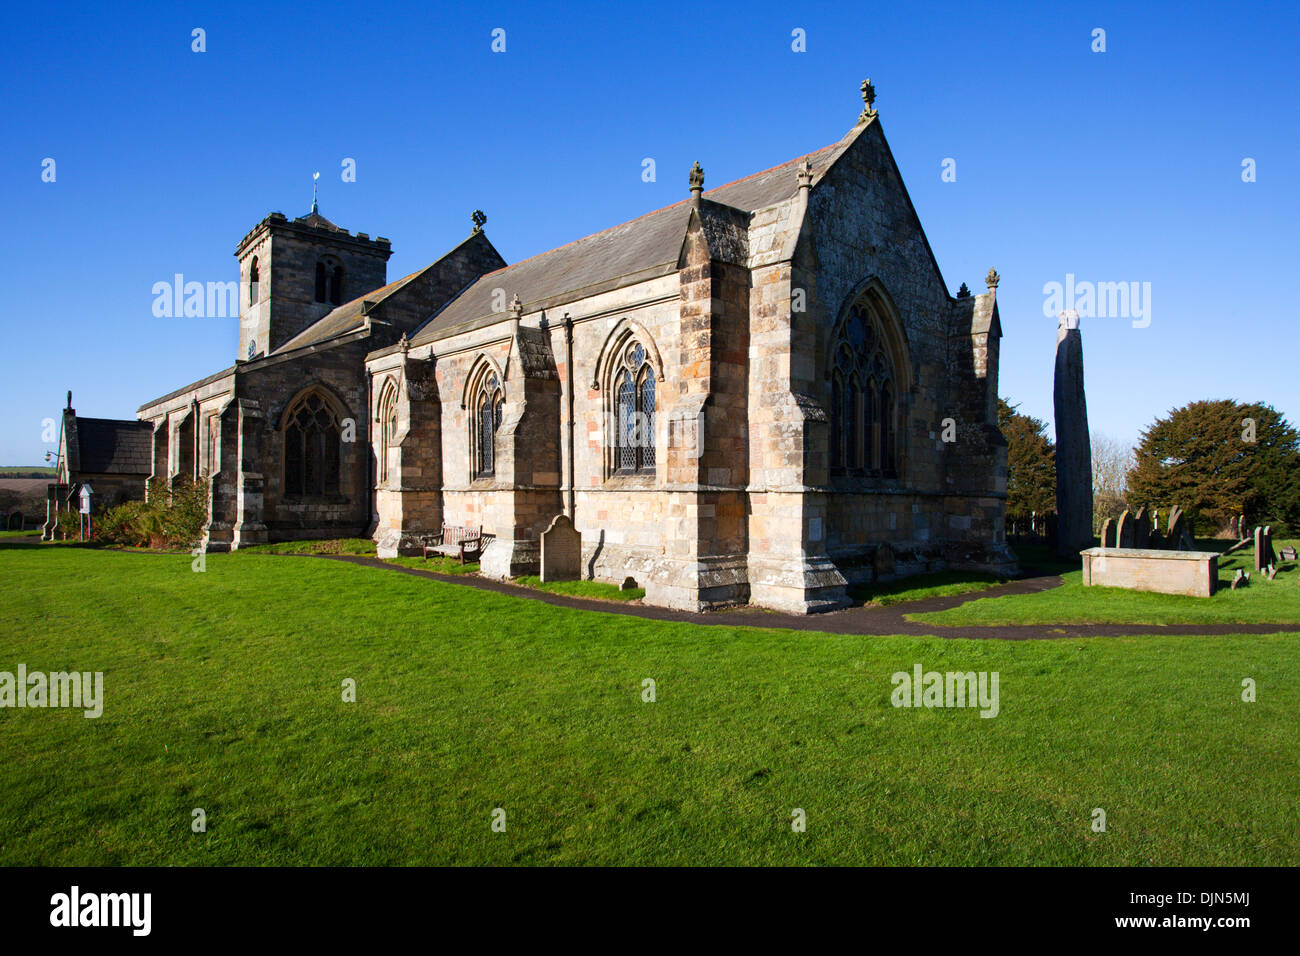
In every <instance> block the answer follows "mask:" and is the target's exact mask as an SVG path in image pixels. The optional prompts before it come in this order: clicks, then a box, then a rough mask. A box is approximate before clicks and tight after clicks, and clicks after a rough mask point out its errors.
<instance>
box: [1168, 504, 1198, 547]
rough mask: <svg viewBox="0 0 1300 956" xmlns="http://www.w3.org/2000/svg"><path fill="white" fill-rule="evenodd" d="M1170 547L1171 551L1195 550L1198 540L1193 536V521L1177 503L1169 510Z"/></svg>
mask: <svg viewBox="0 0 1300 956" xmlns="http://www.w3.org/2000/svg"><path fill="white" fill-rule="evenodd" d="M1166 541H1167V542H1168V548H1169V550H1171V551H1195V550H1196V541H1195V539H1194V538H1193V537H1192V526H1191V522H1189V521H1188V520H1187V516H1186V515H1185V514H1183V509H1181V508H1179V507H1178V506H1177V505H1175V506H1174V507H1173V508H1172V509H1170V511H1169V528H1168V531H1167V538H1166Z"/></svg>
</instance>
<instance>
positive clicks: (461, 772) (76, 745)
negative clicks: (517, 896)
mask: <svg viewBox="0 0 1300 956" xmlns="http://www.w3.org/2000/svg"><path fill="white" fill-rule="evenodd" d="M191 560H192V559H191V558H190V557H189V556H188V555H164V554H133V553H125V552H114V551H96V550H88V549H79V548H43V547H42V548H36V547H31V546H27V545H19V544H14V543H10V544H0V607H3V609H4V611H3V615H4V616H3V618H2V619H0V634H3V638H4V644H3V646H4V649H5V653H4V655H3V658H4V659H3V660H2V661H0V670H4V671H11V672H12V671H13V670H15V669H16V667H17V665H18V664H19V663H23V664H25V665H26V666H27V668H28V670H29V671H56V670H72V669H77V670H99V671H103V672H104V675H105V676H104V691H105V703H104V714H103V716H102V717H100V718H98V719H96V720H88V719H86V718H84V717H83V716H82V715H81V712H80V711H70V710H51V709H44V710H42V709H35V710H33V709H25V710H16V709H11V708H0V765H2V766H3V768H4V770H3V778H2V779H3V786H2V787H0V863H3V864H6V865H14V864H128V863H130V864H179V865H194V864H272V863H284V864H347V863H357V864H359V863H396V864H404V863H446V864H476V863H477V864H488V863H495V864H512V863H569V864H583V863H605V864H638V863H660V864H688V863H694V864H755V863H788V864H814V863H821V864H827V863H893V864H914V863H927V864H1020V863H1028V864H1103V865H1108V864H1139V865H1141V864H1279V865H1296V864H1297V863H1300V828H1297V827H1296V825H1295V821H1296V819H1297V818H1298V817H1300V791H1297V788H1296V787H1295V786H1294V781H1295V780H1296V778H1297V776H1300V748H1297V747H1296V746H1295V741H1296V739H1297V737H1298V736H1300V707H1297V706H1296V701H1295V688H1296V687H1297V686H1300V650H1298V645H1297V635H1296V634H1291V635H1286V636H1268V637H1246V636H1235V637H1214V638H1190V637H1178V636H1173V635H1171V636H1163V635H1162V636H1158V637H1140V638H1121V639H1089V640H1071V641H1026V642H1010V641H1008V642H1002V641H983V642H975V641H947V640H940V639H931V638H901V637H900V638H863V637H851V636H837V635H828V634H819V633H813V632H791V631H780V630H757V629H744V628H732V627H726V626H710V627H702V626H698V625H694V624H678V623H661V622H654V621H649V620H644V619H641V618H638V617H629V616H615V615H611V614H606V613H599V612H589V611H577V610H571V609H566V608H558V607H551V606H548V605H545V604H543V603H541V602H538V601H533V600H530V599H527V598H524V597H516V596H507V595H499V594H494V593H490V592H485V591H480V590H477V589H470V588H465V587H461V586H458V585H455V584H449V583H443V582H438V581H433V580H428V579H421V578H417V577H413V576H409V575H402V574H396V573H393V572H392V571H388V570H385V569H381V568H372V567H365V566H358V565H350V564H346V563H343V562H338V561H328V560H321V559H316V558H300V559H299V558H285V557H276V556H272V555H261V554H247V553H246V554H234V555H209V556H208V558H207V563H206V567H207V570H206V572H205V573H202V574H199V573H194V572H193V571H191ZM1291 586H1292V587H1293V588H1294V582H1292V585H1291ZM1261 590H1263V588H1262V587H1261ZM917 663H919V664H921V665H922V666H923V667H924V668H925V669H927V670H929V669H933V670H940V671H945V670H974V671H985V670H988V671H998V672H999V674H1000V704H1001V712H1000V714H999V715H998V716H997V717H996V718H994V719H981V717H980V716H979V713H978V711H976V710H973V709H962V710H959V709H949V710H940V709H930V710H927V709H895V708H893V707H891V706H890V694H891V691H892V689H893V685H892V684H891V681H890V676H891V674H892V673H893V672H895V671H911V669H912V666H913V664H917ZM1246 677H1250V678H1253V679H1254V680H1255V681H1256V682H1257V684H1258V693H1259V699H1258V702H1257V703H1251V704H1246V703H1243V702H1242V701H1241V697H1240V692H1241V690H1240V689H1241V684H1242V680H1243V678H1246ZM348 678H351V679H353V680H355V681H356V687H357V700H356V703H345V702H343V701H342V699H341V693H340V691H341V686H342V683H343V681H344V680H345V679H348ZM647 678H650V679H653V680H654V681H656V682H657V700H656V701H655V702H653V703H645V702H643V700H642V688H643V681H644V680H646V679H647ZM196 807H201V808H203V809H204V810H205V811H206V813H207V821H208V830H207V832H206V833H202V834H195V833H192V832H191V830H190V822H191V811H192V810H193V809H194V808H196ZM497 807H501V808H504V809H505V811H506V814H507V816H506V820H507V829H506V832H504V833H497V832H493V831H492V829H491V819H492V812H493V809H494V808H497ZM1095 807H1100V808H1103V809H1105V811H1106V814H1107V832H1105V833H1093V832H1092V830H1091V829H1090V826H1089V824H1090V821H1091V814H1092V810H1093V808H1095ZM794 808H801V809H803V810H804V811H806V813H807V821H808V826H807V832H805V833H794V832H792V830H791V826H790V821H791V814H792V811H793V809H794Z"/></svg>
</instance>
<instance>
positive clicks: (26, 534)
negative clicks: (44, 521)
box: [0, 528, 41, 538]
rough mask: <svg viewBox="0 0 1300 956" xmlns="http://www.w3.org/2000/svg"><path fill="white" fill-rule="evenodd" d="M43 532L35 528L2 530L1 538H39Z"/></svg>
mask: <svg viewBox="0 0 1300 956" xmlns="http://www.w3.org/2000/svg"><path fill="white" fill-rule="evenodd" d="M40 535H41V532H40V531H39V529H36V528H33V529H32V530H31V531H0V538H32V537H37V538H39V537H40Z"/></svg>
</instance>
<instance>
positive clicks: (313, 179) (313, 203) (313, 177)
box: [311, 173, 320, 212]
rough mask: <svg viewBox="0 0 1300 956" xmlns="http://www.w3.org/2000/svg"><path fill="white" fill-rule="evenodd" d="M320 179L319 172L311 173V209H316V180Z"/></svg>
mask: <svg viewBox="0 0 1300 956" xmlns="http://www.w3.org/2000/svg"><path fill="white" fill-rule="evenodd" d="M318 179H320V173H312V174H311V211H312V212H315V211H316V181H317V180H318Z"/></svg>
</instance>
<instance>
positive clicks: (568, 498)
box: [140, 82, 1015, 612]
mask: <svg viewBox="0 0 1300 956" xmlns="http://www.w3.org/2000/svg"><path fill="white" fill-rule="evenodd" d="M863 98H864V100H865V102H866V108H865V109H864V110H863V112H862V115H861V116H860V117H859V120H858V123H857V125H856V126H854V128H853V129H852V130H850V131H849V133H848V134H847V135H845V136H844V138H843V139H841V140H840V141H839V142H837V143H834V144H832V145H831V146H828V147H825V148H823V149H820V150H817V151H816V152H814V153H811V154H809V155H807V156H805V157H801V158H799V159H796V160H793V161H791V162H788V163H785V164H783V165H781V166H777V167H775V168H773V169H770V170H767V171H766V172H762V173H758V174H755V175H752V176H749V177H746V178H744V179H740V180H737V181H735V182H733V183H730V184H728V185H726V186H722V187H720V188H717V189H712V190H709V191H708V192H706V191H705V190H704V170H703V169H701V168H700V166H699V164H698V163H697V164H696V165H695V167H694V168H693V169H692V170H691V173H690V176H689V186H690V197H689V198H688V199H684V200H683V201H681V202H679V203H677V204H675V205H672V206H668V207H666V208H664V209H660V210H657V211H655V212H651V213H648V214H647V215H644V216H642V217H641V218H639V219H635V220H633V221H631V222H627V223H624V224H622V225H619V226H615V227H613V228H611V229H607V230H605V231H604V232H600V233H597V234H595V235H592V236H588V237H586V238H584V239H580V240H578V241H576V242H573V243H570V244H569V245H566V246H562V247H560V248H558V249H554V250H551V251H550V252H546V253H543V254H541V255H538V256H535V257H533V258H531V259H525V260H524V261H522V262H519V263H517V264H515V265H507V264H506V263H505V261H504V260H503V259H502V258H501V257H500V256H499V255H498V254H497V252H496V250H495V249H494V248H493V247H492V245H491V243H490V242H489V241H488V240H487V237H486V235H485V234H484V232H483V225H484V223H485V221H486V217H485V216H483V214H482V213H481V212H479V211H477V210H476V211H475V214H474V216H473V221H474V229H473V232H472V233H471V235H470V237H469V238H468V239H467V240H465V242H463V243H462V244H461V245H459V246H457V247H456V248H455V249H453V250H452V251H451V252H449V253H448V254H447V255H445V256H444V257H443V258H441V259H439V260H438V261H437V262H435V263H434V264H433V265H431V266H429V267H428V268H426V269H424V270H422V271H420V272H418V273H414V274H413V275H410V276H407V277H406V278H404V279H402V280H399V281H398V282H395V283H391V284H388V285H384V284H383V283H384V281H385V279H386V277H385V274H384V262H385V260H386V259H387V257H388V255H389V252H390V248H389V245H388V243H387V240H370V239H368V238H367V237H366V236H364V234H357V235H355V236H353V235H351V234H349V233H347V232H346V231H344V230H341V229H339V228H338V227H336V226H334V225H333V224H332V223H329V222H328V220H325V219H324V218H323V217H321V216H320V215H319V213H318V212H317V211H316V210H315V209H314V208H313V212H312V214H311V215H310V216H308V217H304V218H302V219H296V220H292V221H290V220H287V219H286V218H285V217H283V216H279V215H278V214H276V215H273V216H271V217H268V218H267V219H265V220H263V222H262V223H260V224H259V225H258V227H257V228H256V229H254V231H253V232H252V233H250V234H249V236H248V237H246V238H245V239H244V241H243V242H242V243H241V244H240V246H239V249H238V251H237V255H238V257H239V259H240V268H241V279H242V287H243V290H244V291H243V300H242V301H243V306H244V312H243V314H242V315H241V333H240V345H239V348H240V355H241V357H240V360H238V361H237V362H236V364H235V366H234V367H233V368H230V369H227V370H226V371H224V372H221V373H218V374H217V375H216V376H213V377H211V378H209V379H206V380H204V381H201V382H198V383H195V384H194V385H192V386H188V387H187V388H185V389H181V390H179V391H177V392H174V393H172V394H170V395H167V396H164V397H163V398H161V399H158V400H157V401H155V402H152V403H150V404H148V405H146V406H144V407H143V408H142V409H141V410H140V417H141V418H142V419H144V420H147V421H150V422H152V423H153V425H154V470H155V473H157V474H163V473H166V474H176V473H177V472H178V470H179V471H187V470H190V469H193V470H195V471H198V470H206V471H207V472H208V473H209V474H211V475H213V476H214V482H213V499H212V502H213V516H212V523H211V528H210V529H209V535H208V546H209V548H211V549H214V550H216V549H222V548H230V547H238V546H240V545H241V544H243V543H246V542H250V541H258V540H268V539H269V540H276V539H285V538H296V537H317V536H321V535H326V534H328V535H344V534H360V533H364V534H367V535H372V536H373V537H374V539H375V540H376V541H377V543H378V546H379V553H380V555H381V556H392V555H396V554H414V553H419V552H420V548H421V546H422V544H423V542H424V540H425V538H426V537H427V536H429V535H431V534H434V533H436V532H438V531H439V529H440V528H441V527H442V526H443V525H444V524H446V525H455V526H462V527H478V526H482V528H483V531H484V534H485V535H492V538H491V542H490V544H488V546H487V547H486V549H485V550H484V553H483V555H482V559H481V571H482V573H484V574H486V575H489V576H493V577H498V578H504V577H508V576H515V575H520V574H537V573H539V571H540V570H541V567H540V565H541V540H542V534H543V532H545V531H546V530H547V529H548V528H550V529H553V530H554V531H559V532H560V535H561V536H563V537H564V539H565V541H566V545H567V541H568V539H569V535H568V527H569V525H570V524H571V525H572V527H573V529H574V531H575V532H576V534H575V535H573V536H572V538H573V539H574V540H575V541H580V546H579V550H580V559H581V564H580V567H579V572H580V573H581V576H582V577H584V578H588V579H597V580H603V581H609V582H614V583H618V582H624V581H626V580H627V579H628V578H633V579H635V581H636V582H637V583H638V584H640V585H641V586H643V587H645V589H646V600H647V602H649V603H652V604H658V605H664V606H669V607H676V608H685V609H692V610H701V609H706V608H710V607H716V606H721V605H726V604H734V603H743V602H747V601H748V602H750V603H754V604H758V605H762V606H766V607H772V608H777V609H781V610H788V611H796V612H806V611H815V610H821V609H826V608H833V607H838V606H841V605H843V604H844V603H846V602H847V597H846V587H847V585H849V584H851V583H855V582H859V581H871V580H876V579H880V578H887V577H893V576H900V575H905V574H910V573H915V572H919V571H925V570H936V569H940V568H945V567H964V568H979V569H986V570H996V571H998V572H1002V573H1006V572H1009V571H1014V570H1015V558H1014V556H1013V555H1012V554H1011V552H1010V551H1008V549H1007V547H1006V543H1005V536H1004V529H1003V512H1004V504H1005V498H1006V445H1005V442H1004V441H1003V439H1002V436H1001V434H1000V432H999V431H998V429H997V426H996V420H997V419H996V414H997V411H996V403H997V376H998V343H999V339H1000V337H1001V334H1002V333H1001V324H1000V321H999V317H998V310H997V301H996V286H997V275H996V273H994V272H992V271H991V272H990V278H989V282H988V292H987V293H986V294H983V295H970V294H969V293H966V294H963V295H961V296H960V297H953V296H950V295H949V293H948V291H947V287H946V285H945V283H944V281H943V277H942V276H941V274H940V272H939V268H938V265H937V263H936V261H935V259H934V255H933V253H932V252H931V250H930V246H929V243H928V242H927V240H926V237H925V234H924V232H923V231H922V228H921V224H920V222H919V221H918V219H917V216H916V212H915V209H914V208H913V206H912V204H911V201H910V199H909V198H908V195H907V191H906V189H905V188H904V186H903V182H902V179H901V177H900V176H899V172H898V168H897V166H896V165H895V163H894V159H893V156H892V154H891V153H890V150H889V146H888V144H887V143H886V141H885V137H884V133H883V131H882V129H881V125H880V121H879V117H878V115H877V113H876V111H875V109H874V108H873V104H874V98H875V92H874V89H873V88H872V87H871V85H870V83H869V82H868V83H866V84H863ZM254 259H256V263H254ZM322 264H323V265H322ZM335 282H337V283H338V284H339V285H340V286H341V287H342V288H343V289H346V290H347V291H346V294H344V293H342V292H340V291H338V290H337V289H336V286H335V285H334V283H335ZM376 287H378V288H376ZM371 290H373V291H371ZM349 296H351V298H349ZM336 299H337V300H338V301H337V302H336V301H335V300H336ZM948 419H951V420H952V423H953V424H955V431H956V440H955V441H944V433H945V431H948V432H951V431H952V429H951V428H950V427H946V420H948ZM345 421H346V422H350V423H351V424H352V425H353V426H354V429H355V434H354V437H355V441H353V442H348V441H346V440H345V439H344V436H345V429H344V425H343V423H344V422H345ZM949 437H951V436H949ZM191 448H193V451H190V450H189V449H191ZM558 516H564V518H565V519H566V520H564V521H560V522H558V523H557V517H558ZM560 529H564V530H563V531H561V530H560ZM579 535H580V538H579V537H578V536H579ZM548 540H549V539H548ZM555 540H556V542H557V544H558V542H559V540H560V537H559V536H557V538H556V539H555ZM548 563H549V561H548ZM565 563H566V564H567V562H565ZM568 570H569V569H568V568H565V569H564V571H565V572H567V571H568Z"/></svg>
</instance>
